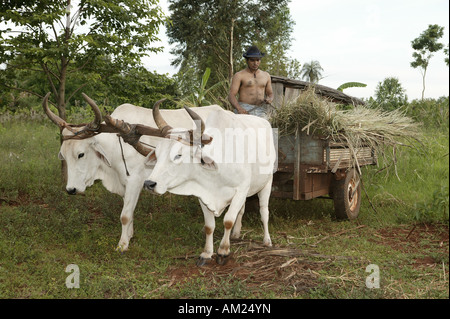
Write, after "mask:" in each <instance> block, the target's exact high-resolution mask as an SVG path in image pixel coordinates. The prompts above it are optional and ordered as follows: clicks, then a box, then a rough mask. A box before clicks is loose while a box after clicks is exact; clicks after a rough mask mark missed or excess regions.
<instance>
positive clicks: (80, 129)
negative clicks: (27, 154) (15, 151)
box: [42, 93, 111, 195]
mask: <svg viewBox="0 0 450 319" xmlns="http://www.w3.org/2000/svg"><path fill="white" fill-rule="evenodd" d="M49 96H50V93H47V95H46V96H45V97H44V100H43V103H42V105H43V108H44V111H45V113H46V114H47V116H48V117H49V118H50V120H52V122H54V123H55V124H56V125H58V126H59V127H60V129H61V133H62V139H63V143H62V145H61V149H60V152H59V155H58V157H59V159H61V160H65V161H66V163H67V185H66V190H67V192H68V193H69V194H71V195H75V194H78V193H83V192H84V191H85V189H86V188H87V187H89V186H91V185H92V184H93V183H94V181H95V179H97V178H96V176H97V175H98V169H99V167H100V166H101V165H108V166H111V163H110V161H109V159H108V156H107V155H106V153H105V151H104V150H103V148H102V147H101V145H100V144H99V143H98V142H97V139H96V138H95V135H97V134H98V133H100V132H101V131H102V125H101V122H102V115H101V112H100V110H99V108H98V106H97V105H96V104H95V102H94V101H93V100H92V99H90V98H89V97H88V96H87V95H86V94H84V93H83V98H84V99H85V100H86V102H87V103H88V104H89V105H90V106H91V108H92V110H93V111H94V114H95V119H94V121H93V122H91V123H88V124H79V125H74V124H69V123H67V122H66V121H64V120H63V119H61V118H60V117H59V116H57V115H56V114H54V113H53V112H52V111H51V110H50V108H49V107H48V98H49ZM103 128H104V127H103Z"/></svg>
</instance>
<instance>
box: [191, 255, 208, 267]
mask: <svg viewBox="0 0 450 319" xmlns="http://www.w3.org/2000/svg"><path fill="white" fill-rule="evenodd" d="M210 261H211V258H203V257H199V258H198V260H197V262H196V263H195V264H196V265H197V267H203V266H205V265H206V264H208V263H209V262H210Z"/></svg>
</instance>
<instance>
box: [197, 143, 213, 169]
mask: <svg viewBox="0 0 450 319" xmlns="http://www.w3.org/2000/svg"><path fill="white" fill-rule="evenodd" d="M194 158H195V160H197V161H198V162H200V164H201V165H202V167H203V168H205V169H208V170H217V165H216V162H214V159H213V158H212V157H211V156H209V155H208V154H206V153H205V152H204V151H203V150H202V148H201V147H199V146H197V147H196V150H195V153H194Z"/></svg>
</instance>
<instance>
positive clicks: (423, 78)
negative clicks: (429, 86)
mask: <svg viewBox="0 0 450 319" xmlns="http://www.w3.org/2000/svg"><path fill="white" fill-rule="evenodd" d="M426 75H427V68H424V69H423V77H422V85H423V90H422V101H423V98H424V96H425V76H426Z"/></svg>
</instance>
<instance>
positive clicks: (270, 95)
mask: <svg viewBox="0 0 450 319" xmlns="http://www.w3.org/2000/svg"><path fill="white" fill-rule="evenodd" d="M268 76H269V80H268V81H267V84H266V98H265V99H264V102H265V103H267V104H272V102H273V90H272V78H271V77H270V74H268Z"/></svg>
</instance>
